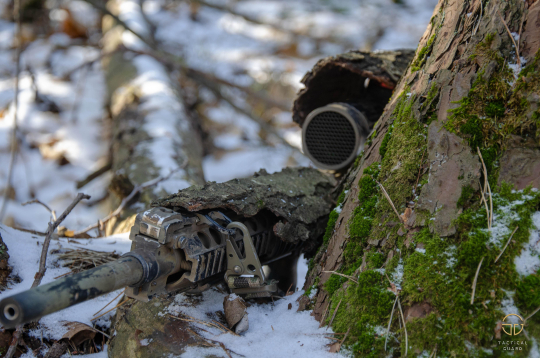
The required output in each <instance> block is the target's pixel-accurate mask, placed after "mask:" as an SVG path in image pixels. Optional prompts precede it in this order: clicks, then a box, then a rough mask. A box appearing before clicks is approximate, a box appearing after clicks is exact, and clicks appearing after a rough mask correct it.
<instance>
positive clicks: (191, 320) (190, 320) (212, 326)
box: [169, 313, 238, 335]
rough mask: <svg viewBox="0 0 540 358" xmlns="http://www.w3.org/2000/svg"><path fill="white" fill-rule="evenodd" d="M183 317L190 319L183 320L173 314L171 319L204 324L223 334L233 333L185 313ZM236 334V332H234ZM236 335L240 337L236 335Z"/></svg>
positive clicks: (214, 323)
mask: <svg viewBox="0 0 540 358" xmlns="http://www.w3.org/2000/svg"><path fill="white" fill-rule="evenodd" d="M181 314H182V315H184V316H187V317H189V318H183V317H178V316H173V315H172V314H169V316H170V317H172V318H174V319H178V320H180V321H186V322H195V323H199V324H203V325H205V326H207V327H211V328H217V329H219V330H220V331H222V332H223V333H230V332H232V331H231V330H230V329H225V328H224V327H223V326H222V325H217V324H216V322H207V321H203V320H202V319H197V318H195V317H191V316H189V315H187V314H185V313H181ZM233 333H234V332H233ZM235 335H238V334H236V333H235Z"/></svg>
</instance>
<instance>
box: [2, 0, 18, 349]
mask: <svg viewBox="0 0 540 358" xmlns="http://www.w3.org/2000/svg"><path fill="white" fill-rule="evenodd" d="M13 17H14V18H15V20H16V23H17V28H16V32H17V59H16V67H15V73H16V75H15V98H14V99H13V129H12V131H11V156H10V159H9V167H8V175H7V181H6V186H5V187H4V195H3V198H2V204H0V222H2V219H4V215H5V213H6V205H7V201H8V199H9V193H10V192H11V188H12V182H13V168H14V167H15V160H16V158H17V150H18V148H19V140H18V138H17V131H18V129H19V121H18V119H17V116H18V110H19V77H20V76H21V52H22V46H23V37H22V31H21V3H20V0H15V1H14V4H13ZM14 338H15V337H14ZM17 339H18V337H17ZM16 346H17V345H15V347H16ZM10 352H11V353H10ZM13 354H15V348H13V350H12V349H11V347H10V348H9V351H8V352H7V353H6V357H9V358H11V357H12V356H13Z"/></svg>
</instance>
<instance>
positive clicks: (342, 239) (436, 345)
mask: <svg viewBox="0 0 540 358" xmlns="http://www.w3.org/2000/svg"><path fill="white" fill-rule="evenodd" d="M502 19H504V21H503V20H502ZM505 24H506V25H507V26H508V28H509V30H510V31H511V32H512V33H514V34H518V33H520V32H521V37H520V39H517V40H516V44H517V45H518V49H519V50H518V51H519V55H521V56H522V57H521V64H522V65H523V66H522V67H520V66H519V62H520V60H519V59H518V57H517V56H516V46H515V45H514V43H513V41H512V39H511V37H510V35H509V33H508V31H507V29H506V28H505ZM515 37H516V38H517V36H515ZM539 39H540V1H534V0H529V1H526V2H523V1H517V0H516V1H513V0H511V1H508V2H504V3H503V2H496V1H490V2H482V1H481V0H473V1H464V0H459V1H455V2H449V1H446V0H441V1H440V2H439V4H438V6H437V7H436V9H435V11H434V15H433V17H432V19H431V21H430V23H429V25H428V28H427V30H426V32H425V34H424V36H423V37H422V39H421V40H420V44H419V47H418V49H417V51H416V55H415V57H414V59H413V61H412V63H411V64H410V66H409V69H408V70H407V71H406V73H405V74H404V75H403V77H402V78H401V80H400V82H399V84H398V86H397V87H396V89H395V91H394V94H393V96H392V98H391V99H390V102H389V103H388V104H387V106H386V108H385V112H384V114H383V115H382V116H381V118H380V119H379V120H378V122H377V124H376V125H375V127H374V131H373V134H372V136H371V137H370V139H369V140H368V145H367V146H366V148H365V150H364V152H363V153H362V154H361V160H360V165H359V166H358V167H357V168H353V169H351V171H350V173H349V177H354V180H352V181H351V182H350V183H349V184H347V183H346V184H345V186H346V187H345V190H344V194H343V195H342V196H341V197H340V201H339V203H338V205H339V206H338V209H337V210H335V211H334V212H333V213H332V214H331V216H330V218H331V219H330V220H329V223H328V228H327V235H326V237H325V243H324V244H323V246H322V247H321V249H320V250H319V252H318V254H317V255H316V257H315V258H314V266H313V268H312V269H311V271H310V273H309V275H308V280H307V283H306V286H305V288H306V289H310V290H315V289H318V293H317V295H316V296H315V298H314V300H313V302H312V307H313V314H314V315H315V317H316V318H317V319H318V320H321V321H323V322H324V323H325V324H329V325H330V326H331V327H332V328H333V329H334V330H335V331H337V332H349V333H348V335H347V340H346V344H348V345H351V348H352V350H353V352H354V354H355V356H373V357H375V356H387V355H388V354H389V353H390V354H391V355H393V356H399V355H401V356H404V355H406V354H408V355H415V356H416V355H419V354H424V355H425V356H432V355H433V356H450V355H452V356H473V355H474V356H476V355H482V354H485V353H489V352H492V353H493V354H495V355H500V354H504V353H505V352H504V351H503V348H504V346H503V345H502V344H501V338H502V339H504V340H512V339H513V340H520V341H526V342H527V345H526V346H525V345H523V346H522V350H517V351H516V350H514V353H515V354H517V355H518V356H522V355H527V354H529V351H532V350H535V351H538V346H537V341H538V340H540V314H537V315H535V316H533V317H532V318H530V319H528V320H527V324H526V326H525V329H524V331H525V332H524V333H521V334H520V335H519V336H518V337H513V336H508V335H507V334H506V333H505V331H504V330H502V331H501V328H502V329H506V331H508V328H506V326H501V325H502V324H503V323H504V324H510V323H515V324H521V323H523V322H522V321H519V318H517V317H515V316H513V317H511V318H506V320H505V321H504V322H503V319H504V318H505V316H506V315H508V314H511V313H513V314H518V315H520V316H521V318H523V319H525V318H526V317H527V316H528V315H530V314H531V313H533V311H534V310H535V309H536V308H537V307H538V306H540V285H539V283H540V275H537V274H536V270H537V269H538V268H539V267H540V260H539V259H538V252H537V251H540V250H538V248H537V247H536V246H535V245H536V243H537V240H538V239H537V236H538V234H537V232H538V230H539V228H538V226H540V216H539V215H538V213H536V214H534V213H535V212H537V211H538V210H539V203H540V195H539V192H538V190H537V189H531V187H532V188H539V187H540V175H539V174H540V148H539V144H540V141H539V137H540V113H539V111H538V101H539V96H538V94H539V92H540V61H539V57H540V53H539V52H538V49H539V46H540V40H539ZM356 85H357V86H361V85H362V84H361V83H357V84H356ZM479 152H480V153H481V154H482V159H483V162H484V163H485V170H486V172H487V175H485V174H484V169H483V168H484V167H483V164H482V160H481V158H480V156H479V155H478V153H479ZM486 182H487V183H489V188H486V187H487V185H486ZM378 183H380V184H381V185H382V186H379V184H378ZM512 186H513V189H514V190H512ZM382 187H384V189H386V192H387V193H388V197H389V198H388V199H387V198H386V197H385V195H384V194H383V189H382ZM489 189H490V191H491V192H492V193H493V195H492V206H493V210H492V213H493V223H492V227H493V229H491V230H489V229H488V221H489V220H488V215H487V211H488V210H491V209H490V208H491V203H490V201H491V200H490V194H489V193H490V191H489ZM483 196H485V198H486V201H487V205H486V204H484V202H483V201H482V197H483ZM390 201H391V202H390ZM392 205H394V206H395V210H394V209H393V208H392ZM396 210H397V212H396ZM516 227H518V228H517V231H516V232H515V234H514V235H513V237H512V240H511V241H510V243H509V244H508V246H507V247H506V249H505V250H504V253H503V254H502V256H501V257H500V258H499V259H498V260H497V256H499V254H500V253H501V251H502V250H503V247H504V246H505V244H506V242H507V241H508V240H509V237H510V235H511V233H512V231H514V229H515V228H516ZM535 230H536V231H535ZM534 238H536V239H534ZM533 239H534V240H533ZM530 240H531V241H530ZM529 241H530V242H529ZM527 257H528V258H529V259H527ZM496 261H497V262H496ZM323 271H337V272H339V273H341V274H345V275H350V276H351V279H347V278H345V277H343V276H339V275H335V274H331V273H327V272H323ZM476 274H477V278H476V279H475V275H476ZM473 287H474V288H473ZM395 293H397V294H398V295H397V297H399V300H397V301H396V295H395ZM472 297H474V299H472ZM471 302H472V303H471ZM401 310H402V313H401V312H400V311H401ZM402 317H403V318H404V320H405V322H404V323H405V324H404V323H403V322H402V321H403V320H402ZM391 318H392V320H391V322H390V330H389V333H388V335H387V326H388V324H389V321H390V319H391ZM512 319H516V321H515V322H514V321H511V320H512ZM509 320H510V322H509ZM519 327H521V326H519ZM518 330H519V328H518ZM386 339H387V340H388V342H385V340H386ZM406 342H408V345H407V346H406ZM385 350H386V352H385ZM490 350H491V351H490Z"/></svg>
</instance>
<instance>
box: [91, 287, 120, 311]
mask: <svg viewBox="0 0 540 358" xmlns="http://www.w3.org/2000/svg"><path fill="white" fill-rule="evenodd" d="M124 292H125V290H123V291H122V292H120V293H119V294H118V296H116V297H115V298H113V299H112V300H111V301H110V302H109V303H107V304H106V305H105V306H103V308H102V309H100V310H99V311H97V312H96V313H94V316H95V315H97V314H98V313H99V312H101V311H103V310H104V309H105V307H107V306H108V305H110V304H111V303H113V302H114V301H115V300H116V299H117V298H118V297H120V295H122V294H123V293H124Z"/></svg>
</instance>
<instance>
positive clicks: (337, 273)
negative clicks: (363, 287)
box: [323, 271, 358, 283]
mask: <svg viewBox="0 0 540 358" xmlns="http://www.w3.org/2000/svg"><path fill="white" fill-rule="evenodd" d="M323 272H326V273H331V274H334V275H338V276H341V277H346V278H348V279H349V280H351V281H352V282H354V283H358V281H356V280H355V279H354V277H352V276H349V275H344V274H342V273H339V272H336V271H323Z"/></svg>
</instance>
